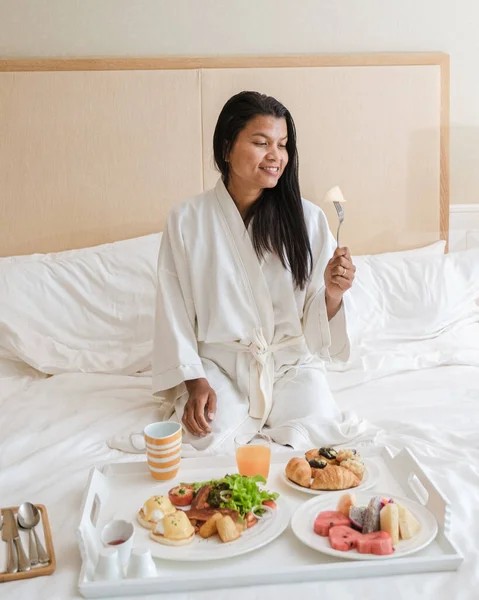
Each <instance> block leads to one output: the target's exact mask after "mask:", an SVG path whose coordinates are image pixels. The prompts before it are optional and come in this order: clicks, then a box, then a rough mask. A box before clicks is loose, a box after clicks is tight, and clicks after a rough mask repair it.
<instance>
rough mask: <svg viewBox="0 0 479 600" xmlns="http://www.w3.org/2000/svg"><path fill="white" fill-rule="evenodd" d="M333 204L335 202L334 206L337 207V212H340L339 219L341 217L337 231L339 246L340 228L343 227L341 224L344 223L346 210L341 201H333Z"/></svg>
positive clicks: (337, 243)
mask: <svg viewBox="0 0 479 600" xmlns="http://www.w3.org/2000/svg"><path fill="white" fill-rule="evenodd" d="M333 204H334V208H335V209H336V212H337V213H338V219H339V225H338V232H337V233H336V245H337V247H338V248H339V230H340V229H341V225H342V224H343V221H344V210H343V207H342V206H341V204H340V203H339V202H333Z"/></svg>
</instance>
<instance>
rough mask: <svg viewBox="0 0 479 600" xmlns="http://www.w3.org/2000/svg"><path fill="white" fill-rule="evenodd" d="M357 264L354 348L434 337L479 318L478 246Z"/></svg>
mask: <svg viewBox="0 0 479 600" xmlns="http://www.w3.org/2000/svg"><path fill="white" fill-rule="evenodd" d="M355 264H356V267H357V271H356V279H355V282H354V284H353V287H352V289H351V291H350V292H349V294H350V298H349V302H350V307H351V310H350V311H349V315H348V319H349V321H348V326H349V333H350V336H351V341H352V343H353V345H354V344H356V345H359V346H360V347H363V348H367V347H370V348H374V347H377V345H378V344H380V343H381V344H391V343H399V342H404V341H413V340H420V339H428V338H432V337H436V336H438V335H440V334H441V333H442V332H444V331H446V330H447V329H448V328H451V327H452V326H454V325H455V324H457V323H460V322H461V321H464V320H465V319H471V318H472V319H475V318H477V305H476V300H477V298H478V297H479V249H478V248H474V249H471V250H466V251H464V252H454V253H450V254H446V255H434V254H432V255H431V254H428V253H427V252H423V253H418V252H416V253H414V254H409V255H407V254H406V255H405V253H397V254H390V255H388V256H386V257H385V256H384V255H376V256H374V255H373V256H365V257H362V259H361V260H357V259H356V260H355Z"/></svg>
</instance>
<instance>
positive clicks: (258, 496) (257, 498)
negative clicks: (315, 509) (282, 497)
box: [182, 474, 279, 517]
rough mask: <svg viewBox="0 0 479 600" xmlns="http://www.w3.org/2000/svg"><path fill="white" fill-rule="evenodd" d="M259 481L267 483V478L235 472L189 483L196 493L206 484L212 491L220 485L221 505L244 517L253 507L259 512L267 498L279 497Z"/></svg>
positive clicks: (274, 498)
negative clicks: (221, 477)
mask: <svg viewBox="0 0 479 600" xmlns="http://www.w3.org/2000/svg"><path fill="white" fill-rule="evenodd" d="M258 483H260V484H263V485H265V484H266V479H265V478H264V477H263V476H262V475H255V476H254V477H244V476H243V475H238V474H234V475H226V476H225V477H223V479H213V480H211V481H201V482H199V481H197V482H194V483H189V484H187V485H191V486H192V487H193V490H194V493H195V494H196V492H197V491H198V490H199V489H200V488H202V487H203V486H205V485H208V486H210V487H211V490H212V491H213V490H214V489H215V488H217V487H218V488H219V489H220V490H221V497H222V502H221V503H220V507H221V508H231V509H233V510H237V511H238V512H239V514H240V515H241V516H242V517H244V516H245V515H246V514H247V513H249V512H251V511H252V510H253V509H256V512H258V510H257V509H259V508H260V507H261V505H262V503H263V502H264V501H265V500H276V498H278V497H279V494H278V493H277V492H269V491H268V490H265V489H261V488H260V487H258V485H257V484H258ZM182 485H185V484H182ZM210 494H211V492H210ZM228 496H229V497H228Z"/></svg>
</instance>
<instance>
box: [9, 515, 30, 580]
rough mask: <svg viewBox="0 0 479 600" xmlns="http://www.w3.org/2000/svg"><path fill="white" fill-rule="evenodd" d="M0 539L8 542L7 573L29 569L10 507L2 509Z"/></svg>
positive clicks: (28, 562)
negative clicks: (0, 535) (0, 533)
mask: <svg viewBox="0 0 479 600" xmlns="http://www.w3.org/2000/svg"><path fill="white" fill-rule="evenodd" d="M2 539H3V540H4V541H5V542H8V560H7V573H15V572H16V571H29V570H30V561H29V560H28V558H27V556H26V554H25V551H24V550H23V546H22V541H21V540H20V536H19V535H18V527H17V522H16V520H15V517H14V515H13V511H12V510H11V509H10V508H7V509H5V510H4V511H3V528H2ZM13 544H15V548H16V549H17V552H16V553H15V550H14V548H13Z"/></svg>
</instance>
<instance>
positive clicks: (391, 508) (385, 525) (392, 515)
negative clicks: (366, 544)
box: [379, 503, 399, 546]
mask: <svg viewBox="0 0 479 600" xmlns="http://www.w3.org/2000/svg"><path fill="white" fill-rule="evenodd" d="M379 520H380V523H381V531H386V532H387V533H389V535H390V536H391V538H392V542H393V546H395V545H396V544H397V543H398V542H399V508H398V505H397V504H394V503H390V504H386V506H384V507H383V508H382V509H381V512H380V513H379Z"/></svg>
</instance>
